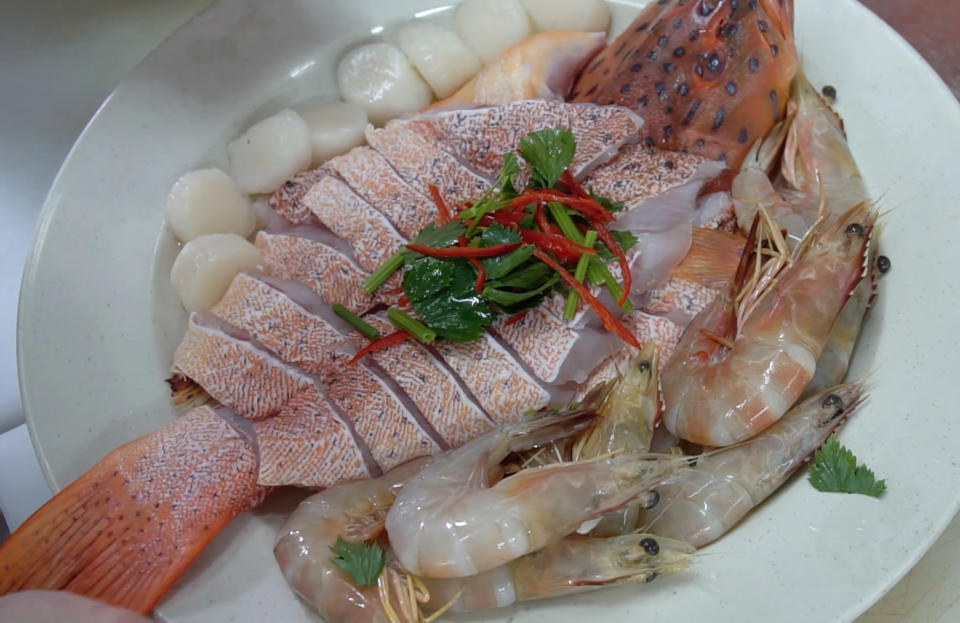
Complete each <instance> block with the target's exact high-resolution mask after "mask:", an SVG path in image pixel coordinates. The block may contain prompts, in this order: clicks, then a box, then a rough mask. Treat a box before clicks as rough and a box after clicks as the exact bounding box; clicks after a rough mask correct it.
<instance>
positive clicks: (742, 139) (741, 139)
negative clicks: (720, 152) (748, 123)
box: [737, 128, 747, 145]
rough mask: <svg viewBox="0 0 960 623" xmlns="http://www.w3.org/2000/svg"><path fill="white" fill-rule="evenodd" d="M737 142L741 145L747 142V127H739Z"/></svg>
mask: <svg viewBox="0 0 960 623" xmlns="http://www.w3.org/2000/svg"><path fill="white" fill-rule="evenodd" d="M737 142H738V143H740V144H741V145H745V144H746V142H747V129H746V128H740V134H738V135H737Z"/></svg>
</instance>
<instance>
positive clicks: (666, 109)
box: [663, 106, 673, 115]
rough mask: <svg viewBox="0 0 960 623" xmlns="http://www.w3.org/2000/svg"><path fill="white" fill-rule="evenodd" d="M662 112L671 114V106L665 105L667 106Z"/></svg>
mask: <svg viewBox="0 0 960 623" xmlns="http://www.w3.org/2000/svg"><path fill="white" fill-rule="evenodd" d="M663 114H665V115H672V114H673V106H667V107H665V108H664V109H663Z"/></svg>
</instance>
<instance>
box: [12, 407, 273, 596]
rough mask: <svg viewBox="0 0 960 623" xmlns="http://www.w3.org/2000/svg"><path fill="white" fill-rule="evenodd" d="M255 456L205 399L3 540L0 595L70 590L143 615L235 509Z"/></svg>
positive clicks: (251, 482) (246, 502)
mask: <svg viewBox="0 0 960 623" xmlns="http://www.w3.org/2000/svg"><path fill="white" fill-rule="evenodd" d="M257 470H258V459H257V456H256V450H255V449H254V448H253V447H252V445H251V444H250V442H249V441H248V440H247V439H246V438H245V437H244V436H242V435H241V434H239V433H238V432H237V431H236V430H234V429H233V428H232V427H231V426H230V424H228V423H227V422H226V421H225V420H224V419H223V418H221V417H220V416H219V415H217V413H216V412H215V411H214V410H213V409H211V408H209V407H200V408H197V409H194V410H193V411H191V412H189V413H188V414H186V415H184V416H183V417H181V418H178V419H177V420H175V421H174V422H172V423H171V424H169V425H168V426H166V427H164V428H162V429H160V430H158V431H155V432H153V433H150V434H149V435H146V436H144V437H141V438H140V439H137V440H134V441H132V442H130V443H128V444H126V445H124V446H121V447H120V448H117V449H116V450H114V451H113V452H111V453H110V454H108V455H107V456H106V457H105V458H104V459H103V460H101V461H100V462H99V463H97V464H96V465H94V466H93V468H92V469H90V471H88V472H87V473H85V474H84V475H82V476H81V477H80V478H78V479H77V480H76V481H74V482H73V483H72V484H71V485H69V486H68V487H67V488H65V489H64V490H63V491H61V492H60V493H58V494H57V495H56V496H54V498H53V499H51V500H50V501H49V502H47V503H46V504H45V505H44V506H42V507H41V508H40V509H39V510H38V511H37V512H36V513H34V514H33V515H32V516H31V517H30V518H29V519H27V521H26V522H25V523H24V524H23V525H22V526H20V528H19V529H18V530H17V531H16V532H14V533H13V534H12V535H11V536H10V538H9V539H7V541H6V542H5V543H4V544H3V546H2V547H0V595H5V594H8V593H13V592H17V591H22V590H28V589H52V590H66V591H70V592H73V593H77V594H80V595H85V596H87V597H92V598H94V599H99V600H101V601H104V602H106V603H109V604H112V605H116V606H121V607H125V608H129V609H131V610H136V611H138V612H142V613H144V614H146V613H149V612H150V611H151V610H152V609H153V607H154V605H155V604H156V603H157V601H159V599H160V597H162V596H163V594H164V593H165V592H166V591H167V589H168V588H169V587H170V585H171V584H173V582H174V581H175V580H176V579H177V578H178V577H179V576H180V574H181V573H183V571H184V570H185V569H186V568H187V566H188V565H189V564H190V563H191V562H192V561H193V560H194V559H195V558H196V557H197V556H198V555H199V554H200V552H201V551H202V550H203V548H204V547H205V546H206V545H207V544H208V543H209V542H210V541H211V540H212V539H213V537H214V536H216V534H217V533H218V532H219V531H220V530H221V529H222V528H223V527H224V526H225V525H226V524H227V523H228V522H229V521H230V520H231V519H232V518H233V517H235V516H236V515H237V514H239V513H241V512H243V511H245V510H247V509H249V508H251V507H252V506H255V505H256V504H257V503H258V502H259V501H260V500H261V499H262V497H263V494H264V491H265V490H264V488H263V487H260V486H258V485H257Z"/></svg>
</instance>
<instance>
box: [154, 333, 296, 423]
mask: <svg viewBox="0 0 960 623" xmlns="http://www.w3.org/2000/svg"><path fill="white" fill-rule="evenodd" d="M201 320H202V318H201V317H200V316H199V315H198V314H193V315H191V316H190V322H189V323H188V325H187V333H186V335H185V336H184V338H183V341H182V342H180V345H179V346H178V347H177V350H176V352H175V353H174V354H173V366H172V371H173V372H174V373H175V374H182V375H183V376H186V377H188V378H190V379H193V380H194V381H195V382H196V383H197V384H198V385H200V386H201V387H203V388H204V389H205V390H206V391H207V393H208V394H210V395H211V396H212V397H213V398H214V399H215V400H217V401H219V402H221V403H222V404H224V405H226V406H227V407H230V408H231V409H233V410H234V411H236V412H237V413H239V414H240V415H242V416H243V417H247V418H251V419H259V418H266V417H270V416H271V415H276V414H277V413H278V412H279V411H280V409H282V408H283V406H284V405H285V404H286V402H287V401H288V400H290V398H292V397H293V396H295V395H296V394H297V393H299V392H302V391H303V390H305V389H307V388H309V387H310V386H311V385H313V381H312V380H311V379H310V377H309V376H307V375H306V374H304V373H302V372H299V371H298V370H295V369H294V368H293V367H291V366H289V365H286V364H284V363H283V362H282V361H280V360H279V359H277V358H275V357H272V356H270V355H269V354H267V353H265V352H263V351H262V350H260V349H259V348H257V347H256V346H255V345H253V344H251V343H250V342H248V341H246V340H243V339H239V338H237V337H234V336H231V335H228V334H227V333H226V332H225V331H223V330H222V329H220V328H218V327H212V326H206V325H205V324H203V323H202V322H201Z"/></svg>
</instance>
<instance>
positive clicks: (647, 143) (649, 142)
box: [643, 136, 654, 147]
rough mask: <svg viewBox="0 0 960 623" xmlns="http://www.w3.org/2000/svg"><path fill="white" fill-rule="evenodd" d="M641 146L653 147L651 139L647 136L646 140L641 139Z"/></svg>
mask: <svg viewBox="0 0 960 623" xmlns="http://www.w3.org/2000/svg"><path fill="white" fill-rule="evenodd" d="M643 144H644V145H645V146H647V147H653V146H654V142H653V138H651V137H649V136H648V137H647V138H645V139H643Z"/></svg>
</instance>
